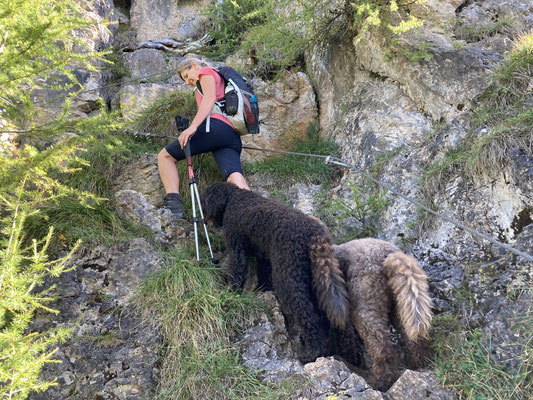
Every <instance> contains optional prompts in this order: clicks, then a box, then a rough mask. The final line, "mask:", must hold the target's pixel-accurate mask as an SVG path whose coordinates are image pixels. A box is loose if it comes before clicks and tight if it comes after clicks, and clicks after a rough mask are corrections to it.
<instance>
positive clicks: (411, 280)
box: [333, 239, 432, 391]
mask: <svg viewBox="0 0 533 400" xmlns="http://www.w3.org/2000/svg"><path fill="white" fill-rule="evenodd" d="M333 247H334V249H335V256H336V257H337V259H338V260H339V263H340V266H341V269H342V271H343V273H344V279H345V280H346V283H347V285H348V292H349V295H350V303H351V309H350V317H351V320H352V323H353V325H354V326H355V329H356V330H357V332H358V333H359V335H360V336H361V339H362V340H363V342H364V344H365V347H366V349H367V351H368V353H369V355H370V359H371V360H372V373H373V379H374V382H370V383H371V384H372V386H374V387H375V388H377V389H379V390H383V391H385V390H387V389H388V388H389V387H390V386H391V385H392V384H393V383H394V382H395V381H396V379H398V377H399V372H398V356H397V354H396V351H395V350H394V348H393V345H392V342H391V339H390V337H389V316H392V318H391V321H390V322H391V323H392V324H393V326H394V327H395V328H397V329H398V330H399V331H400V332H401V333H402V339H403V340H404V341H405V345H406V347H407V351H408V352H407V357H408V363H409V365H408V366H409V367H410V368H420V367H422V366H423V365H424V364H425V361H426V357H427V355H429V346H428V332H429V328H430V324H431V318H432V313H431V299H430V298H429V295H428V280H427V275H426V273H425V272H424V270H422V269H421V268H420V267H419V266H418V263H417V262H416V260H415V259H414V258H412V257H410V256H407V255H406V254H404V253H402V252H401V251H400V249H399V248H398V247H396V246H394V245H393V244H391V243H388V242H384V241H383V240H378V239H358V240H352V241H350V242H347V243H344V244H342V245H340V246H333ZM393 311H394V313H393Z"/></svg>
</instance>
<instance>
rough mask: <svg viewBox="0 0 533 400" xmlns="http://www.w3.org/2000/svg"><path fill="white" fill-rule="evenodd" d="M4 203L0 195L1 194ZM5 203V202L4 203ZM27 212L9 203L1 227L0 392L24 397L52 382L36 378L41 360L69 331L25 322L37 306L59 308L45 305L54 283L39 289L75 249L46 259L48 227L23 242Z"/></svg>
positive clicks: (49, 355)
mask: <svg viewBox="0 0 533 400" xmlns="http://www.w3.org/2000/svg"><path fill="white" fill-rule="evenodd" d="M2 200H3V201H4V202H5V200H6V199H5V198H2ZM4 206H5V204H4ZM25 218H26V213H25V212H24V211H21V207H20V204H16V205H14V213H13V219H12V220H10V219H9V218H5V219H3V220H2V222H1V224H0V227H1V228H2V233H1V234H0V244H1V250H0V261H1V265H2V269H1V273H0V360H1V361H2V362H1V363H0V397H1V398H2V399H25V398H26V397H27V396H28V394H29V393H30V392H31V391H37V392H41V391H45V390H46V389H47V388H48V387H49V386H52V385H56V384H57V383H56V382H55V380H54V381H51V382H42V381H40V380H39V378H38V376H39V371H40V369H41V367H42V366H43V365H44V364H45V363H50V362H55V361H54V360H53V359H52V357H53V355H54V353H55V352H56V350H57V349H55V350H54V349H51V347H52V346H53V345H55V344H57V343H58V342H61V341H64V340H66V339H67V337H68V335H69V331H68V330H66V329H64V328H57V329H51V330H48V331H46V332H43V333H37V332H31V331H30V330H29V324H30V322H31V321H32V318H33V316H34V314H35V312H36V311H37V310H39V309H40V310H45V311H49V312H53V313H57V312H58V311H56V310H53V309H51V308H49V307H48V306H47V304H48V303H50V302H51V301H53V300H54V292H53V289H54V288H53V287H50V288H46V289H42V287H41V285H42V284H43V283H44V282H45V278H47V277H48V276H53V277H57V276H59V275H60V274H62V273H63V272H65V271H66V268H65V261H66V260H67V259H68V258H69V257H70V256H71V254H72V252H73V251H74V250H75V249H76V246H74V247H73V248H72V250H71V252H70V253H69V254H68V255H66V256H65V257H62V258H60V259H56V260H53V261H49V260H48V256H47V251H48V246H49V244H50V240H51V238H52V232H53V229H52V228H50V229H49V232H48V235H47V236H46V238H45V239H43V240H42V241H39V242H38V241H36V240H33V241H32V244H31V245H30V246H28V247H25V246H24V240H23V227H24V221H25Z"/></svg>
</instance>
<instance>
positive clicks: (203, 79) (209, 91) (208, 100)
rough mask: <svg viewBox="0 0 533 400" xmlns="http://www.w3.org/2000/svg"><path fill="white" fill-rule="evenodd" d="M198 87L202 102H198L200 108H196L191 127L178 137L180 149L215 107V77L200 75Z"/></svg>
mask: <svg viewBox="0 0 533 400" xmlns="http://www.w3.org/2000/svg"><path fill="white" fill-rule="evenodd" d="M200 85H201V86H202V91H203V96H202V101H201V102H200V106H199V107H198V111H197V112H196V115H195V116H194V119H193V120H192V122H191V125H190V126H189V127H188V128H187V129H185V130H184V131H183V132H182V133H181V135H180V136H179V137H178V142H179V143H180V146H181V148H183V147H184V146H185V145H186V144H187V141H188V140H189V139H190V138H191V136H192V135H194V134H195V132H196V129H198V127H199V126H200V124H201V123H202V122H204V120H205V119H206V118H207V116H208V115H209V113H210V112H211V110H212V109H213V106H214V105H215V101H216V87H215V77H214V76H212V75H201V76H200Z"/></svg>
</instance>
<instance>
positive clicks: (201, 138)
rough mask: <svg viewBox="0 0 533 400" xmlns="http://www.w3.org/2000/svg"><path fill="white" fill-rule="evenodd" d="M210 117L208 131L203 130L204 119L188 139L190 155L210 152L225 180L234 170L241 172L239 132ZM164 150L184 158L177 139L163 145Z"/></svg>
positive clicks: (175, 156)
mask: <svg viewBox="0 0 533 400" xmlns="http://www.w3.org/2000/svg"><path fill="white" fill-rule="evenodd" d="M210 119H211V122H210V124H211V126H210V132H206V131H205V125H206V123H205V121H204V122H203V123H202V124H201V125H200V126H199V127H198V129H197V130H196V133H195V134H194V135H193V136H192V137H191V139H190V140H189V144H190V146H191V155H193V156H194V155H196V154H202V153H208V152H212V153H213V157H214V158H215V162H216V163H217V166H218V169H219V171H220V173H221V174H222V176H223V177H224V179H225V180H227V179H228V176H230V175H231V174H232V173H234V172H240V173H241V174H242V173H243V172H242V165H241V151H242V142H241V137H240V136H239V134H238V133H237V132H236V131H235V130H234V129H233V128H232V127H231V126H230V125H228V124H226V123H225V122H223V121H221V120H219V119H216V118H210ZM165 150H166V151H167V152H168V154H170V155H171V156H172V157H174V158H175V159H176V160H178V161H180V160H184V159H185V153H184V152H183V149H182V148H181V147H180V144H179V142H178V140H174V141H172V142H171V143H169V144H168V145H166V146H165Z"/></svg>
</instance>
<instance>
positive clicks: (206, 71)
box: [196, 67, 233, 128]
mask: <svg viewBox="0 0 533 400" xmlns="http://www.w3.org/2000/svg"><path fill="white" fill-rule="evenodd" d="M202 75H211V76H213V77H214V78H215V96H216V99H217V101H218V100H220V99H222V98H223V97H224V80H223V79H222V77H221V76H220V75H219V74H218V73H217V72H216V71H214V70H213V68H210V67H203V68H201V69H200V70H199V71H198V79H200V76H202ZM202 98H203V96H202V95H201V94H200V92H199V91H196V104H197V105H198V106H200V103H201V102H202ZM210 116H211V118H216V119H219V120H221V121H223V122H225V123H226V124H228V125H229V126H231V127H232V128H233V125H231V123H230V122H229V121H228V119H227V118H226V117H225V116H223V115H222V114H217V113H213V114H210Z"/></svg>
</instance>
